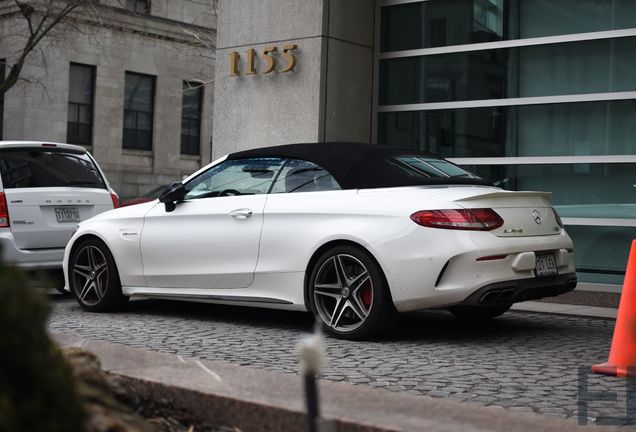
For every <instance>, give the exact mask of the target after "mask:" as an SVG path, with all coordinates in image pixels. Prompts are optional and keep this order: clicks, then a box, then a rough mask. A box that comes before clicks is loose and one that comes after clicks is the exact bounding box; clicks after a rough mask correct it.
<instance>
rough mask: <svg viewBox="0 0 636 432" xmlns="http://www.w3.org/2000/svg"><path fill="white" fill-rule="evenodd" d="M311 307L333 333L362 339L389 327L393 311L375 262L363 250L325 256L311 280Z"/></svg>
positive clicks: (350, 249) (343, 249)
mask: <svg viewBox="0 0 636 432" xmlns="http://www.w3.org/2000/svg"><path fill="white" fill-rule="evenodd" d="M309 284H310V285H309V289H310V299H309V300H310V305H311V308H312V310H313V312H314V314H315V316H316V318H317V319H320V321H321V322H322V323H323V327H324V328H325V330H326V331H327V332H329V333H331V334H334V335H337V336H339V337H344V338H348V339H361V338H365V337H368V336H372V335H374V334H377V333H378V332H379V331H381V330H384V329H385V328H382V327H385V326H388V324H389V323H388V320H389V318H391V317H392V314H393V312H394V308H393V304H392V302H391V299H390V296H389V292H388V287H387V284H386V282H385V280H384V277H383V275H382V273H381V272H380V269H379V267H378V265H377V264H376V262H375V261H374V260H373V259H372V258H371V257H370V256H369V255H368V254H367V253H366V252H365V251H363V250H361V249H358V248H355V247H351V246H338V247H335V248H333V249H331V250H329V251H328V252H326V253H325V254H323V255H322V256H321V257H320V258H319V259H318V261H317V262H316V264H315V265H314V267H313V271H312V273H311V277H310V280H309Z"/></svg>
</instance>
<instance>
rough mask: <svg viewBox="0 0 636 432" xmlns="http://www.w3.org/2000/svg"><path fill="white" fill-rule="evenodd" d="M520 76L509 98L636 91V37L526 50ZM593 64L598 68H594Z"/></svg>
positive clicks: (520, 51)
mask: <svg viewBox="0 0 636 432" xmlns="http://www.w3.org/2000/svg"><path fill="white" fill-rule="evenodd" d="M510 51H511V54H512V55H514V56H518V61H514V60H513V61H511V64H513V65H514V64H516V65H518V73H515V71H514V70H513V71H511V74H510V75H511V76H518V78H515V79H516V80H518V81H517V82H516V83H513V85H511V86H510V89H509V92H508V97H534V96H550V95H564V94H583V93H606V92H620V91H633V90H636V83H635V82H634V80H633V77H634V76H635V75H636V59H634V56H633V53H634V51H636V38H619V39H604V40H596V41H585V42H574V43H564V44H550V45H538V46H530V47H523V48H518V49H512V50H510ZM590 65H594V66H593V67H590Z"/></svg>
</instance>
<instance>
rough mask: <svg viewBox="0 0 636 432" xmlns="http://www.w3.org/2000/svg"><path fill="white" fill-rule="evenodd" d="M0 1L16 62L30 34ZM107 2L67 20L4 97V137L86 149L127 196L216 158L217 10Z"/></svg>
mask: <svg viewBox="0 0 636 432" xmlns="http://www.w3.org/2000/svg"><path fill="white" fill-rule="evenodd" d="M2 3H4V5H0V60H2V59H6V60H7V63H8V64H9V65H10V64H11V56H12V53H13V50H14V49H15V47H16V46H18V44H19V42H20V41H19V40H17V39H16V38H17V36H16V34H17V35H19V34H20V32H23V31H24V30H25V29H24V28H21V27H20V25H21V24H20V17H19V16H17V15H16V12H17V11H16V10H15V9H14V8H13V7H12V6H10V5H7V4H8V3H13V2H2ZM102 5H103V6H102V7H101V10H99V11H97V12H96V15H95V16H92V15H90V14H87V15H82V14H73V15H71V16H69V17H68V18H67V25H66V26H63V27H61V29H63V30H60V32H58V33H57V34H53V35H51V36H50V37H48V38H47V39H46V40H44V41H43V43H42V44H41V47H40V49H39V50H36V52H34V54H33V55H32V56H31V57H30V58H29V59H28V61H27V63H26V64H25V67H24V70H23V74H22V76H23V77H24V78H26V79H27V80H28V81H20V82H18V84H16V85H15V86H14V87H13V88H11V89H10V90H9V91H8V92H7V93H6V94H5V95H4V103H3V107H2V108H3V109H2V116H1V117H2V120H3V121H2V128H1V133H2V135H1V138H2V139H3V140H38V141H50V142H74V143H78V144H83V145H85V147H86V148H87V149H88V150H89V151H91V153H92V154H93V155H94V156H95V158H96V159H97V161H98V162H99V164H100V166H101V167H102V168H103V169H104V171H105V172H106V175H107V176H108V179H109V181H110V182H111V184H112V185H113V187H114V188H115V190H117V192H118V193H119V195H120V198H122V199H126V198H130V197H136V196H139V195H141V194H143V193H145V192H146V191H148V190H150V189H152V188H154V187H156V186H157V185H161V184H165V183H168V182H171V181H173V180H174V179H181V178H182V177H183V176H184V175H186V174H190V173H192V172H193V171H195V170H196V169H198V168H199V167H201V166H202V165H204V164H206V163H208V162H209V161H210V157H211V149H210V143H211V135H212V107H213V88H212V85H209V84H210V83H211V82H212V81H213V77H214V45H215V43H216V30H215V29H216V13H215V9H214V8H213V0H210V1H195V0H180V1H178V2H175V1H170V0H152V1H141V0H132V1H130V0H129V1H119V0H108V1H103V2H102ZM16 29H18V31H17V32H16ZM1 73H2V71H1V70H0V74H1ZM184 89H190V90H184ZM192 89H194V90H192ZM184 105H187V107H186V106H184ZM188 116H189V117H188ZM185 129H187V130H188V131H187V132H184V130H185Z"/></svg>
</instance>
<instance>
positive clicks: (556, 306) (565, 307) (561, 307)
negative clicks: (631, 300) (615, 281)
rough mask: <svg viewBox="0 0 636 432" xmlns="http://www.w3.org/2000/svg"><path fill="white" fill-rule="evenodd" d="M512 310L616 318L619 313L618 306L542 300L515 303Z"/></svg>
mask: <svg viewBox="0 0 636 432" xmlns="http://www.w3.org/2000/svg"><path fill="white" fill-rule="evenodd" d="M510 310H511V311H517V312H534V313H545V314H557V315H570V316H579V317H587V318H603V319H614V320H615V319H616V315H617V314H618V309H617V308H606V307H598V306H583V305H573V304H566V303H548V302H540V301H527V302H522V303H515V304H513V305H512V307H511V308H510Z"/></svg>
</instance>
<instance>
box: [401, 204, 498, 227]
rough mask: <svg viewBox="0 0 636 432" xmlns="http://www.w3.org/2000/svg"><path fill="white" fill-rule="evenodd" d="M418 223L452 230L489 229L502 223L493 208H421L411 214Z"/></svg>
mask: <svg viewBox="0 0 636 432" xmlns="http://www.w3.org/2000/svg"><path fill="white" fill-rule="evenodd" d="M411 219H412V220H413V222H415V223H416V224H418V225H422V226H425V227H431V228H443V229H454V230H470V231H490V230H494V229H496V228H499V227H500V226H502V225H503V219H501V217H500V216H499V215H498V214H497V213H495V211H494V210H493V209H488V208H486V209H458V210H421V211H418V212H415V213H413V214H412V215H411Z"/></svg>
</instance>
